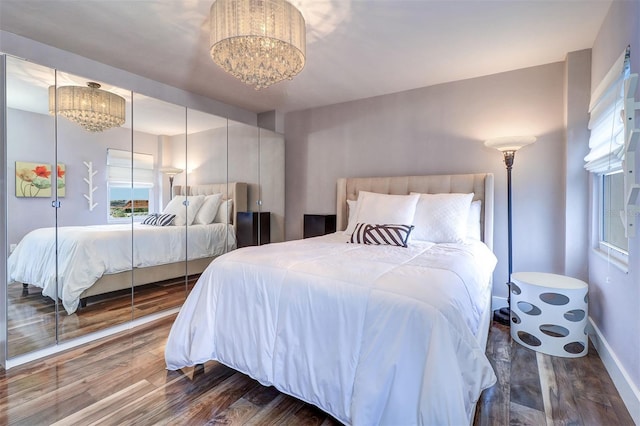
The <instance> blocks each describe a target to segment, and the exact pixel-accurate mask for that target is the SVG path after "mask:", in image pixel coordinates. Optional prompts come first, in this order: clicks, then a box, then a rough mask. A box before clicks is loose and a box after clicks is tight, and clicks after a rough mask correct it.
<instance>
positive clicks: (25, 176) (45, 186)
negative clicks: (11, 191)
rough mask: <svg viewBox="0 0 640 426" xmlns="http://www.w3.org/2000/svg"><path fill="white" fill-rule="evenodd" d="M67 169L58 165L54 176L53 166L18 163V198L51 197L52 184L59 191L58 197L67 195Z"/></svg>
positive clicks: (62, 165)
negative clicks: (53, 183)
mask: <svg viewBox="0 0 640 426" xmlns="http://www.w3.org/2000/svg"><path fill="white" fill-rule="evenodd" d="M65 174H66V167H65V165H64V164H61V163H58V165H57V167H56V172H55V174H53V176H52V170H51V164H46V163H28V162H25V161H16V197H21V198H22V197H25V198H35V197H44V198H48V197H51V186H52V182H54V181H55V185H56V187H57V189H58V197H64V195H65V186H66V184H65Z"/></svg>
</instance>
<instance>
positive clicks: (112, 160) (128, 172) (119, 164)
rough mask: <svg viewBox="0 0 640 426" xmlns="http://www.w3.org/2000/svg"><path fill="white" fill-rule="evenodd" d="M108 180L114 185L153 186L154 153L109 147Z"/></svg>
mask: <svg viewBox="0 0 640 426" xmlns="http://www.w3.org/2000/svg"><path fill="white" fill-rule="evenodd" d="M107 180H108V181H109V184H110V185H112V186H134V187H137V188H151V187H153V180H154V176H153V155H151V154H141V153H137V152H134V153H131V151H123V150H119V149H111V148H109V149H107Z"/></svg>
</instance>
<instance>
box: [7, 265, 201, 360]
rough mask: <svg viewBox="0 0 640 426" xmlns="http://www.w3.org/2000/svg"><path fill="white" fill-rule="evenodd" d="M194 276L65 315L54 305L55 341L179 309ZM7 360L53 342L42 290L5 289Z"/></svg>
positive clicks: (103, 298) (98, 299)
mask: <svg viewBox="0 0 640 426" xmlns="http://www.w3.org/2000/svg"><path fill="white" fill-rule="evenodd" d="M198 277H199V274H198V275H194V276H192V277H190V278H189V280H188V281H187V283H186V285H185V280H184V279H175V280H167V281H162V282H158V283H155V284H149V285H145V286H139V287H136V288H135V289H134V294H133V308H132V295H131V291H126V290H121V291H117V292H112V293H109V294H106V295H100V296H94V297H91V298H89V302H88V303H87V306H86V307H83V308H78V310H77V311H76V312H74V313H73V314H71V315H68V314H67V312H66V311H65V310H64V307H63V306H62V304H58V309H59V310H60V315H58V322H57V327H58V330H57V338H58V340H59V341H60V342H64V341H66V340H69V339H73V338H76V337H79V336H83V335H85V334H88V333H93V332H95V331H98V330H101V329H104V328H108V327H113V326H116V325H118V324H123V323H125V322H128V321H131V320H132V319H136V318H140V317H142V316H144V315H149V314H153V313H156V312H162V311H166V310H167V309H170V308H175V307H179V306H182V304H183V303H184V300H185V298H186V296H187V289H188V290H190V289H191V288H192V287H193V284H194V283H195V282H196V280H197V278H198ZM7 307H8V318H9V321H8V326H7V327H8V328H7V330H8V341H9V357H14V356H16V355H20V354H24V353H28V352H32V351H34V350H37V349H42V348H45V347H47V346H51V345H54V344H55V342H56V315H55V312H56V305H55V302H54V301H53V299H51V298H49V297H46V296H43V295H42V289H40V288H38V287H35V286H32V285H30V286H29V287H28V290H27V291H26V292H23V288H22V284H21V283H14V284H11V285H9V286H8V303H7Z"/></svg>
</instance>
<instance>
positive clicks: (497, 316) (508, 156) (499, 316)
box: [493, 151, 516, 325]
mask: <svg viewBox="0 0 640 426" xmlns="http://www.w3.org/2000/svg"><path fill="white" fill-rule="evenodd" d="M515 156H516V152H515V151H504V164H505V166H507V256H508V261H509V275H508V280H507V307H505V308H500V309H498V310H497V311H495V312H494V313H493V319H494V320H495V321H497V322H499V323H500V324H505V325H509V323H510V317H511V274H512V273H513V239H512V238H513V237H512V235H513V234H512V227H513V225H512V223H513V219H512V216H511V211H512V210H511V169H512V168H513V161H514V159H515Z"/></svg>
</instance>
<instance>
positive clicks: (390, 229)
mask: <svg viewBox="0 0 640 426" xmlns="http://www.w3.org/2000/svg"><path fill="white" fill-rule="evenodd" d="M412 230H413V225H370V224H368V223H358V224H357V225H356V229H355V230H354V231H353V234H352V235H351V240H350V241H349V242H350V243H356V244H372V245H381V244H384V245H390V246H398V247H407V242H408V241H409V235H410V234H411V231H412Z"/></svg>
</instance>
